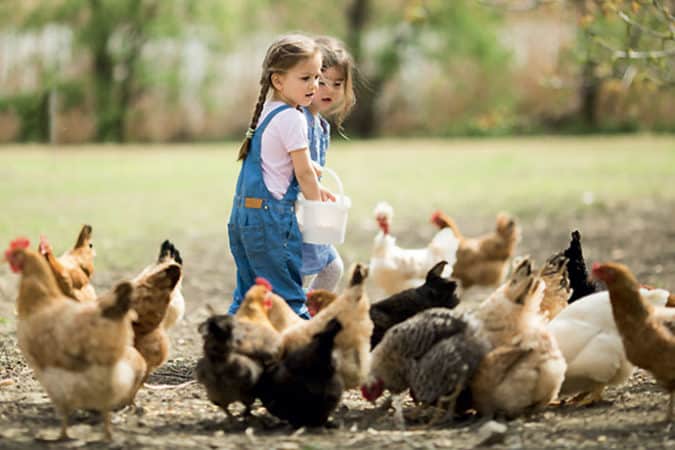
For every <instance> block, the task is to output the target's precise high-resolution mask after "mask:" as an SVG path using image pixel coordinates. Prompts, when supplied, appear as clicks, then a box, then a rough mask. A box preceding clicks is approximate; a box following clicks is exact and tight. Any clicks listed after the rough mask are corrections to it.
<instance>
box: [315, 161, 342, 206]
mask: <svg viewBox="0 0 675 450" xmlns="http://www.w3.org/2000/svg"><path fill="white" fill-rule="evenodd" d="M321 171H322V172H323V173H327V174H329V175H330V176H331V177H333V179H334V180H335V182H336V183H337V186H338V191H340V201H341V202H342V203H344V202H345V191H344V189H343V187H342V181H341V180H340V177H338V176H337V174H336V173H335V171H334V170H333V169H329V168H328V167H322V168H321Z"/></svg>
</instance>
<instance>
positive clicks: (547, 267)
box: [539, 252, 572, 321]
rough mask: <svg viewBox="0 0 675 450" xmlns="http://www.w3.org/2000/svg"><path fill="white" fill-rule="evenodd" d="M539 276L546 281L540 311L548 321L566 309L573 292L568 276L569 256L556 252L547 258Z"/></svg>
mask: <svg viewBox="0 0 675 450" xmlns="http://www.w3.org/2000/svg"><path fill="white" fill-rule="evenodd" d="M539 276H540V277H541V279H542V280H543V281H544V282H545V283H546V288H545V289H544V298H543V299H542V300H541V307H540V312H541V314H542V316H543V317H544V319H545V320H546V321H550V320H551V319H553V318H554V317H555V316H557V315H558V314H559V313H560V311H562V310H563V309H565V307H566V306H567V301H568V299H569V298H570V295H571V294H572V289H571V288H570V281H569V278H568V277H567V258H566V257H565V256H564V255H563V252H559V253H555V254H554V255H553V256H551V257H550V258H549V259H548V260H546V264H544V267H542V268H541V270H540V271H539Z"/></svg>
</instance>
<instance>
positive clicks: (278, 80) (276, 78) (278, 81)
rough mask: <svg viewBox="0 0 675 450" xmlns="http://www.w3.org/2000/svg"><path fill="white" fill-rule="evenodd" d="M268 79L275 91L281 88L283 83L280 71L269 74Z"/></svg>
mask: <svg viewBox="0 0 675 450" xmlns="http://www.w3.org/2000/svg"><path fill="white" fill-rule="evenodd" d="M270 81H271V82H272V87H273V88H274V89H276V90H277V91H279V90H281V87H282V85H283V76H282V74H280V73H273V74H272V75H271V76H270Z"/></svg>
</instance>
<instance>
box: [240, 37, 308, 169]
mask: <svg viewBox="0 0 675 450" xmlns="http://www.w3.org/2000/svg"><path fill="white" fill-rule="evenodd" d="M319 51H320V50H319V46H318V44H317V43H316V42H314V40H313V39H312V38H310V37H308V36H305V35H303V34H288V35H284V36H281V37H280V38H279V39H277V40H276V41H274V42H273V43H272V45H270V46H269V48H268V49H267V53H266V54H265V59H264V60H263V64H262V75H261V76H260V93H259V94H258V102H257V103H256V105H255V108H254V109H253V116H252V117H251V122H250V123H249V126H248V130H247V131H246V138H244V142H242V144H241V148H240V149H239V155H238V156H237V161H241V160H243V159H244V158H246V155H248V151H249V147H250V145H251V139H252V138H253V133H254V132H255V128H256V127H257V126H258V119H259V118H260V113H261V112H262V109H263V105H264V104H265V100H266V99H267V94H268V92H269V90H270V87H272V88H273V89H274V87H273V86H272V74H275V73H284V72H286V71H288V70H289V69H291V68H292V67H293V66H295V65H296V64H298V63H299V62H301V61H302V60H304V59H307V58H311V57H312V56H314V55H315V54H317V53H318V52H319Z"/></svg>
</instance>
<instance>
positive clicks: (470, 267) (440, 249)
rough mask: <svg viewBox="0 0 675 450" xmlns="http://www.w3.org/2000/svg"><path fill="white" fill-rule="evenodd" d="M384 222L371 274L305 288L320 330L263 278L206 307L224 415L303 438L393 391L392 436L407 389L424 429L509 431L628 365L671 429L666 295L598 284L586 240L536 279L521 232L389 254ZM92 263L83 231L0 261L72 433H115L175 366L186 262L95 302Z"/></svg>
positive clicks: (163, 251)
mask: <svg viewBox="0 0 675 450" xmlns="http://www.w3.org/2000/svg"><path fill="white" fill-rule="evenodd" d="M392 217H393V209H392V208H391V206H389V205H388V204H386V203H380V204H378V205H377V206H376V208H375V219H376V222H377V225H378V227H379V231H378V233H377V235H376V236H375V238H374V242H373V249H372V254H371V259H370V261H369V263H368V264H363V263H355V264H353V265H352V267H351V268H350V270H349V272H348V274H347V277H348V278H347V280H346V281H347V282H346V288H345V289H344V290H343V291H342V292H341V293H339V294H338V293H333V292H329V291H321V290H317V291H310V292H308V293H307V307H308V310H309V311H310V314H311V316H312V318H311V319H310V320H303V319H301V318H300V317H298V316H297V315H296V314H295V313H294V312H293V310H292V309H291V308H290V307H289V306H288V305H287V303H286V302H285V300H284V299H283V298H281V297H279V296H278V295H277V294H276V293H275V292H274V286H272V285H270V283H269V282H268V281H267V280H265V279H263V278H258V279H257V280H256V284H255V285H254V286H253V287H251V288H250V289H249V291H248V292H247V293H246V295H245V298H244V300H243V301H242V304H241V307H240V309H239V310H238V311H237V313H236V314H235V315H233V316H230V315H221V314H216V313H215V312H214V313H213V314H212V315H211V317H209V318H208V319H207V320H206V321H204V322H203V323H201V324H200V325H199V327H198V330H197V331H198V332H199V334H200V335H201V337H202V340H203V354H202V356H201V358H199V360H198V362H197V364H196V367H195V369H194V374H195V378H196V381H197V382H198V383H200V384H201V385H202V386H203V388H204V389H205V391H206V395H207V397H208V399H209V400H210V401H211V402H213V403H214V404H215V405H217V406H219V407H220V408H221V409H222V410H223V411H224V413H225V414H226V416H227V417H228V418H233V417H234V415H235V414H234V412H233V411H232V410H231V408H230V405H232V404H235V403H240V404H242V405H243V406H244V408H245V409H244V412H243V414H241V417H242V418H243V419H244V420H247V419H249V418H251V417H252V416H253V413H252V406H253V405H254V403H255V402H256V401H258V400H259V401H260V402H261V403H262V405H263V406H264V407H265V409H266V410H267V411H268V412H269V413H270V414H272V415H274V416H276V417H278V418H279V419H282V420H284V421H287V422H288V423H290V424H291V425H292V426H293V427H303V426H323V425H327V424H328V423H329V422H330V416H331V414H332V413H333V412H334V411H335V409H336V408H337V407H338V406H339V405H340V403H341V400H342V395H343V392H344V391H346V390H350V389H360V390H361V394H362V395H363V397H364V398H365V399H366V400H368V401H370V402H373V403H374V402H376V400H377V399H378V398H380V397H381V396H382V395H383V394H384V393H385V392H388V396H387V397H386V399H385V401H384V402H383V403H381V407H380V411H387V410H388V409H389V407H390V406H393V410H394V417H395V419H396V421H397V422H398V423H399V425H400V426H405V421H406V418H405V417H404V415H403V408H402V405H403V398H404V396H405V395H406V394H409V395H410V397H411V398H412V400H413V402H414V403H415V404H417V405H418V407H419V408H420V409H422V410H424V409H427V408H429V409H432V410H433V415H432V418H431V420H430V421H429V422H428V425H438V424H443V423H448V422H450V421H452V420H453V419H454V418H455V417H457V416H467V415H476V416H477V417H488V418H490V417H495V416H501V417H507V418H513V417H516V416H519V415H522V414H526V413H528V412H531V411H536V410H540V409H542V408H545V407H547V406H549V405H555V404H557V403H559V402H568V403H572V404H578V405H587V404H590V403H594V402H598V401H600V400H602V395H603V391H604V389H605V388H606V387H607V386H611V385H620V384H621V383H624V382H625V381H626V380H627V379H628V378H629V377H630V375H631V373H632V372H633V369H634V367H636V366H637V367H640V368H642V369H644V370H646V371H648V372H649V373H651V374H652V375H653V377H654V378H655V379H656V381H657V382H658V383H659V384H660V385H661V386H663V388H664V389H665V390H666V391H667V392H668V393H669V394H670V401H669V405H668V409H667V414H666V416H667V420H669V421H670V420H671V419H672V418H673V409H674V408H675V366H674V364H675V363H673V360H674V358H672V357H671V355H672V356H675V308H670V306H671V304H672V303H673V296H671V294H670V293H669V292H668V291H666V290H663V289H656V288H652V287H647V286H641V285H640V283H639V282H638V281H637V280H636V279H635V277H634V275H633V274H632V273H631V272H630V270H629V269H628V268H627V267H625V266H623V265H621V264H618V263H611V262H610V263H604V264H594V265H593V267H592V270H591V272H592V278H591V277H590V276H589V275H590V274H589V270H588V267H587V266H586V263H585V261H584V257H583V252H582V247H581V234H580V233H579V232H578V231H573V232H572V234H571V241H570V243H569V245H568V246H567V248H565V249H562V250H559V251H556V252H554V253H552V255H551V256H550V257H549V258H548V260H546V261H545V262H544V263H543V264H542V265H541V266H540V267H538V266H537V265H536V264H535V262H534V261H533V260H532V259H531V258H530V257H529V256H518V255H517V254H516V248H517V244H518V242H519V241H520V239H521V233H520V228H519V226H518V225H517V224H516V222H515V220H514V219H513V218H511V217H509V216H508V215H506V214H499V215H498V216H497V220H496V225H495V230H494V231H493V232H491V233H488V234H485V235H483V236H480V237H474V238H470V237H466V236H464V235H463V234H462V233H461V231H460V230H459V228H458V226H457V225H456V223H455V221H454V220H453V219H452V218H451V217H449V216H448V215H446V214H444V213H443V212H442V211H435V212H434V213H433V214H432V216H431V220H430V221H431V223H432V224H433V225H434V226H436V227H437V228H438V231H437V232H436V234H435V235H434V236H433V238H432V239H431V241H430V242H429V244H428V245H427V246H426V247H424V248H419V249H408V248H402V247H399V246H398V245H397V242H396V238H394V237H393V236H392V235H391V219H392ZM95 255H96V252H95V251H94V248H93V240H92V227H91V226H89V225H84V226H83V227H82V230H81V232H80V233H79V235H78V237H77V240H76V243H75V246H74V247H73V248H72V249H71V250H69V251H67V252H65V253H64V254H63V255H61V256H59V257H56V256H55V255H54V253H53V250H52V247H51V244H50V243H49V241H48V240H47V238H46V237H44V236H41V237H40V242H39V245H38V248H37V251H33V250H31V248H30V242H29V241H28V240H27V239H25V238H17V239H15V240H14V241H12V242H11V243H10V246H9V248H8V249H7V250H6V252H5V260H6V261H7V262H9V265H10V267H11V269H12V270H13V271H14V272H17V273H20V274H21V276H20V281H19V292H18V297H17V301H16V313H17V338H18V345H19V348H20V350H21V352H22V354H23V356H24V358H25V359H26V361H27V362H28V364H29V365H30V367H31V368H32V369H33V373H34V375H35V377H36V379H37V380H38V381H39V382H40V384H41V385H42V386H43V388H44V389H45V391H46V392H47V394H48V396H49V398H50V399H51V401H52V402H53V404H54V406H55V409H56V411H57V413H58V414H59V416H60V417H61V420H62V426H61V437H62V438H66V437H67V436H68V434H67V430H68V418H69V415H70V414H71V412H73V411H74V410H76V409H87V410H95V411H99V412H100V413H101V415H102V417H103V426H104V433H105V435H106V436H107V437H110V435H111V413H112V412H113V411H115V410H118V409H120V408H123V407H126V406H133V405H134V399H135V396H136V394H137V392H138V391H139V390H140V389H141V388H142V387H143V386H144V383H145V382H146V381H147V379H148V376H149V375H150V374H151V373H152V372H153V371H155V370H157V369H158V368H159V367H161V366H162V364H164V363H165V362H166V360H167V358H168V355H169V351H170V339H169V335H168V333H167V331H168V330H169V329H170V328H171V327H172V326H173V325H175V324H176V323H177V322H178V321H179V320H181V318H182V316H183V314H184V311H185V300H184V298H183V295H182V293H181V283H182V277H183V260H182V257H181V255H180V252H179V251H178V250H177V249H176V248H175V246H174V245H173V244H172V243H171V242H170V241H168V240H167V241H165V242H163V243H162V244H161V246H160V252H159V257H158V258H157V259H156V260H155V261H153V262H152V263H151V264H149V265H148V266H147V267H146V268H144V269H142V270H141V271H140V272H139V274H138V275H137V276H136V277H135V278H133V279H132V280H130V281H120V282H119V283H117V284H116V285H115V286H114V287H113V289H112V290H111V291H110V292H106V293H103V294H100V293H97V292H96V291H95V289H94V288H93V286H92V285H91V283H90V279H91V277H92V275H93V272H94V257H95ZM366 284H368V286H366ZM472 286H484V287H488V288H489V289H493V291H492V292H491V293H490V294H489V295H487V296H486V298H485V299H484V300H483V301H482V302H481V303H480V304H479V305H478V306H477V307H475V308H464V307H463V308H457V307H458V306H459V305H460V304H461V303H462V296H463V295H464V292H466V290H467V289H469V288H471V287H472ZM367 287H368V288H369V289H367ZM369 292H370V293H371V295H372V296H373V298H372V299H371V298H369V295H368V293H369ZM463 306H464V305H463ZM656 354H658V355H659V357H658V358H657V357H654V355H656ZM671 366H672V367H671ZM551 407H553V406H551Z"/></svg>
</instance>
